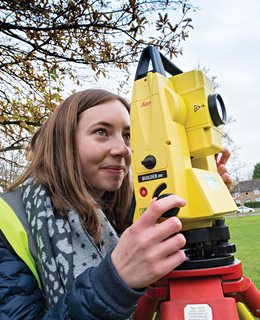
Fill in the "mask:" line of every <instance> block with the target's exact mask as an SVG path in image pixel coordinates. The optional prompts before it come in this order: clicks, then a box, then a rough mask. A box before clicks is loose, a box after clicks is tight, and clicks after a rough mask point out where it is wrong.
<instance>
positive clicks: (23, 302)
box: [0, 223, 144, 320]
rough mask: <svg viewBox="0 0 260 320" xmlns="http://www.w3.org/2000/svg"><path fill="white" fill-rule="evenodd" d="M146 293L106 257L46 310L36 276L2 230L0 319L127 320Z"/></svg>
mask: <svg viewBox="0 0 260 320" xmlns="http://www.w3.org/2000/svg"><path fill="white" fill-rule="evenodd" d="M0 229H1V223H0ZM143 293H144V292H143V291H142V290H140V291H138V290H133V289H131V288H129V287H128V286H127V285H126V284H125V283H124V282H123V281H122V279H121V278H120V277H119V275H118V273H117V272H116V270H115V268H114V266H113V264H112V261H111V255H110V254H107V256H106V257H105V259H104V260H103V261H102V262H101V263H100V264H99V265H98V266H97V267H91V268H88V269H87V270H85V271H84V272H83V273H82V274H81V275H80V276H78V277H77V278H76V279H75V280H74V281H73V284H72V288H71V290H70V291H69V292H67V293H66V294H64V296H63V297H62V299H60V300H59V301H58V302H57V303H56V304H55V306H54V307H53V308H51V309H49V310H45V299H44V297H43V293H42V291H41V289H40V288H39V285H38V282H37V280H36V277H35V276H34V275H33V273H32V271H31V269H30V268H29V267H28V266H27V264H26V263H25V262H24V261H23V260H22V259H21V258H20V257H19V256H18V255H17V254H16V252H15V251H14V249H13V248H12V247H11V245H10V243H9V241H8V240H7V239H6V237H5V236H4V234H3V233H2V232H1V230H0V319H1V320H29V319H30V320H38V319H43V320H47V319H52V320H54V319H60V320H61V319H62V320H66V319H76V320H81V319H84V320H98V319H107V320H112V319H114V320H120V319H126V318H128V317H129V316H130V314H131V313H132V311H133V308H134V306H135V304H136V303H137V301H138V299H139V298H140V297H141V296H142V295H143Z"/></svg>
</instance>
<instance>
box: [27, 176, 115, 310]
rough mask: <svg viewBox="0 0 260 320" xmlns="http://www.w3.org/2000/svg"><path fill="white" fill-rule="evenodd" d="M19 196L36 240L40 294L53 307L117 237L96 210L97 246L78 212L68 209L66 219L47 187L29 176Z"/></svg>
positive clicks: (100, 212)
mask: <svg viewBox="0 0 260 320" xmlns="http://www.w3.org/2000/svg"><path fill="white" fill-rule="evenodd" d="M22 196H23V202H24V204H25V210H26V213H27V216H28V222H29V225H30V226H31V229H32V235H33V238H34V240H35V245H36V250H37V254H38V257H37V261H36V265H37V268H38V272H39V273H40V277H41V280H42V284H43V293H44V295H45V298H46V303H47V307H52V306H53V305H54V304H55V303H56V302H57V301H58V300H59V298H60V297H61V296H62V295H63V294H64V293H65V292H67V291H68V290H69V289H70V288H71V285H72V281H73V279H74V278H76V277H77V276H78V275H80V274H81V273H82V272H83V271H84V270H86V269H87V268H89V267H94V266H97V265H98V264H99V263H100V261H101V260H102V259H103V257H104V256H105V255H106V253H107V252H109V251H111V250H112V249H113V248H114V247H115V245H116V244H117V241H118V237H117V234H116V232H115V230H114V228H113V227H112V226H111V224H110V223H109V222H108V220H107V218H106V217H105V215H104V213H103V212H102V210H98V212H97V214H98V216H99V219H100V222H101V228H102V231H101V233H102V235H101V239H102V240H101V242H100V246H97V245H96V244H95V243H94V241H93V239H92V238H91V236H90V235H89V234H88V233H87V232H86V231H85V230H84V228H83V227H82V225H81V223H80V219H79V216H78V214H77V213H76V212H74V211H72V210H68V220H65V219H64V218H63V217H62V216H61V215H60V214H59V213H58V212H57V211H56V210H55V209H54V208H53V205H52V202H51V199H50V197H49V195H48V191H47V189H46V188H44V187H43V186H41V185H39V184H36V183H34V181H33V180H32V179H28V180H26V181H25V182H24V184H23V186H22Z"/></svg>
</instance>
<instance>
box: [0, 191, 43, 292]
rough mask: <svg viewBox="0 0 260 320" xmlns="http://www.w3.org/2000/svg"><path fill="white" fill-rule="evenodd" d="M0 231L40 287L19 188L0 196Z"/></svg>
mask: <svg viewBox="0 0 260 320" xmlns="http://www.w3.org/2000/svg"><path fill="white" fill-rule="evenodd" d="M0 231H1V233H2V234H3V235H4V238H5V239H6V240H7V242H8V244H9V245H10V246H11V247H12V248H13V250H14V251H15V253H16V254H17V255H18V256H19V257H20V258H21V259H22V260H23V261H24V262H25V263H26V265H27V266H28V267H29V268H30V270H31V271H32V273H33V275H34V276H35V278H36V280H37V282H38V285H39V287H40V288H41V281H40V278H39V275H38V272H37V269H36V265H35V259H36V252H35V247H34V243H33V238H32V234H31V231H30V227H29V224H28V221H27V218H26V214H25V209H24V204H23V201H22V196H21V190H20V188H18V189H15V190H13V191H9V192H6V193H4V194H2V195H1V196H0Z"/></svg>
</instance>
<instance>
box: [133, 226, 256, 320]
mask: <svg viewBox="0 0 260 320" xmlns="http://www.w3.org/2000/svg"><path fill="white" fill-rule="evenodd" d="M183 233H186V239H187V244H186V249H185V250H186V254H187V256H188V257H189V258H190V260H188V261H187V262H185V263H184V264H183V265H181V266H180V267H179V269H178V270H175V271H173V272H171V273H170V274H168V275H166V276H165V277H164V278H162V279H161V280H159V281H158V282H156V283H155V284H153V285H151V286H149V287H148V289H147V292H146V294H145V295H144V296H143V297H142V298H141V299H140V301H139V304H138V306H137V309H136V313H135V317H134V320H141V319H142V320H144V319H145V320H152V319H153V317H154V314H155V313H156V311H158V312H159V313H160V319H161V320H250V319H254V318H253V317H252V315H251V314H250V312H249V311H248V310H247V308H246V307H245V306H247V307H248V309H249V310H250V311H251V313H252V314H253V315H254V316H255V317H260V292H259V291H258V290H257V289H256V287H255V286H254V284H253V283H252V282H251V280H250V279H248V278H246V277H245V276H243V274H242V264H241V262H240V261H239V260H235V259H234V256H233V254H232V253H230V252H231V251H235V246H234V244H229V243H228V242H227V239H225V238H227V237H228V235H229V232H228V227H227V226H225V225H224V224H223V221H222V222H217V224H216V226H214V227H212V228H206V229H199V230H192V231H189V232H183ZM197 236H199V237H200V238H201V239H202V238H204V239H203V241H202V240H201V241H198V239H194V238H196V237H197ZM216 239H217V240H216ZM213 252H214V254H213ZM202 255H203V257H202ZM209 256H211V257H209Z"/></svg>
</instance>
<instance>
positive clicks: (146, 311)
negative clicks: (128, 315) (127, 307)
mask: <svg viewBox="0 0 260 320" xmlns="http://www.w3.org/2000/svg"><path fill="white" fill-rule="evenodd" d="M158 302H159V300H158V299H157V298H153V297H151V296H149V295H148V294H147V293H146V294H145V295H144V296H143V297H142V298H141V299H140V300H139V302H138V305H137V307H136V311H135V315H134V320H144V319H145V320H152V319H154V314H155V312H156V309H157V306H158Z"/></svg>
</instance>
